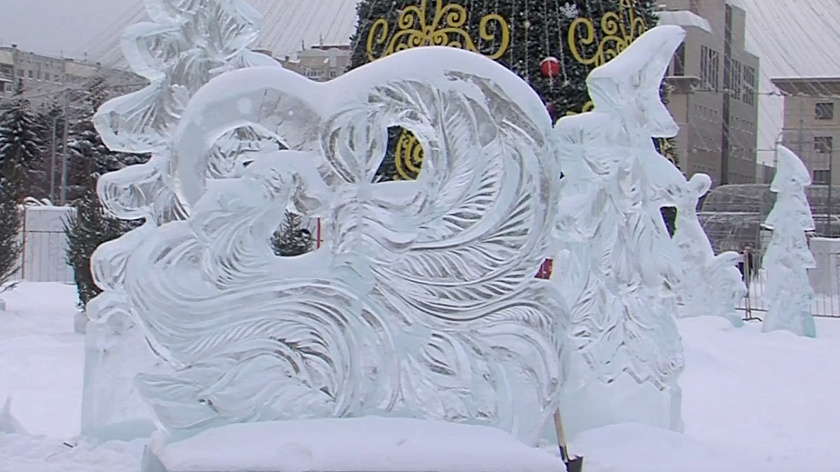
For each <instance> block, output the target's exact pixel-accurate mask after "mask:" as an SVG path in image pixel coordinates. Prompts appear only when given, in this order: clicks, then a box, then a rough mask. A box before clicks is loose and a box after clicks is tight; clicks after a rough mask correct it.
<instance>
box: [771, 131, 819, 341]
mask: <svg viewBox="0 0 840 472" xmlns="http://www.w3.org/2000/svg"><path fill="white" fill-rule="evenodd" d="M776 155H777V156H778V157H777V162H776V176H775V177H774V178H773V182H772V183H771V184H770V190H772V191H773V192H774V193H776V204H775V205H773V209H772V210H771V211H770V214H769V215H767V220H766V221H765V223H764V225H765V226H766V227H767V228H769V229H771V230H772V231H773V236H772V237H771V239H770V244H769V246H768V247H767V251H766V252H765V253H764V259H763V260H762V266H763V267H764V270H765V271H766V272H767V286H766V287H765V293H766V294H767V297H768V298H769V300H768V301H769V305H770V308H769V309H768V311H767V315H766V316H765V318H764V323H763V325H762V327H761V329H762V331H765V332H767V331H774V330H788V331H791V332H793V333H795V334H798V335H800V336H808V337H812V338H813V337H816V335H817V330H816V327H815V326H814V318H813V316H811V301H812V300H813V299H814V296H815V295H814V291H813V290H812V289H811V284H810V282H809V281H808V269H812V268H814V267H816V262H815V261H814V256H813V255H812V254H811V250H810V249H809V248H808V239H807V237H806V235H805V232H806V231H813V230H814V220H813V218H812V217H811V207H810V206H809V205H808V200H807V198H806V197H805V187H806V186H808V185H811V175H810V174H809V173H808V169H806V168H805V165H804V164H802V161H801V160H799V157H798V156H797V155H796V154H794V153H793V152H792V151H791V150H790V149H788V148H786V147H784V146H782V145H778V146H777V148H776Z"/></svg>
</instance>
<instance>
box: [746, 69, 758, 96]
mask: <svg viewBox="0 0 840 472" xmlns="http://www.w3.org/2000/svg"><path fill="white" fill-rule="evenodd" d="M755 89H756V84H755V69H753V68H752V67H750V66H746V65H745V66H744V103H746V104H748V105H755Z"/></svg>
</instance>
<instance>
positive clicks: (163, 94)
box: [82, 0, 279, 439]
mask: <svg viewBox="0 0 840 472" xmlns="http://www.w3.org/2000/svg"><path fill="white" fill-rule="evenodd" d="M144 2H145V6H146V10H147V12H148V14H149V16H150V18H151V19H152V22H149V23H140V24H136V25H134V26H131V27H129V28H128V29H127V30H126V32H125V34H124V35H123V40H122V47H123V51H124V53H125V56H126V59H127V60H128V62H129V65H130V66H131V68H132V69H133V70H134V71H135V72H136V73H138V74H140V75H141V76H143V77H144V78H146V79H148V81H149V82H150V84H149V85H148V86H147V87H145V88H143V89H142V90H140V91H138V92H135V93H132V94H129V95H126V96H123V97H120V98H118V99H115V100H112V101H110V102H108V103H106V104H105V105H103V106H102V107H101V108H100V110H99V112H98V113H97V115H96V117H95V120H94V121H95V124H96V128H97V130H98V131H99V133H100V135H101V136H102V139H103V141H104V142H105V144H106V145H107V146H108V147H109V148H111V149H112V150H114V151H120V152H127V153H151V154H152V158H151V160H149V162H148V163H146V164H142V165H135V166H130V167H128V168H126V169H123V170H120V171H118V172H113V173H109V174H107V175H105V176H103V177H102V178H100V180H99V185H98V193H99V196H100V199H101V200H102V203H103V205H104V207H105V208H106V209H107V210H108V211H110V212H111V213H112V214H113V215H115V216H117V217H119V218H122V219H127V220H135V219H145V225H144V226H142V227H140V228H138V229H136V230H134V231H132V232H130V233H128V234H126V235H125V236H124V237H122V238H119V239H117V240H115V241H112V242H109V243H107V244H104V245H103V246H101V247H100V248H99V249H98V250H97V251H96V253H95V254H94V255H93V257H92V266H93V275H94V280H95V281H96V283H97V285H98V286H99V287H100V288H102V289H103V290H104V292H103V293H102V294H101V295H100V296H99V297H97V298H96V299H94V300H93V301H91V303H90V304H89V305H88V310H87V315H88V317H89V319H90V320H91V321H92V322H91V323H89V324H88V328H87V334H86V335H87V350H86V360H85V388H84V400H83V408H82V410H83V413H82V429H83V433H84V434H86V435H89V436H97V437H101V438H103V439H117V438H118V439H127V438H131V437H135V436H144V435H147V434H148V432H149V431H150V430H151V429H152V428H153V425H152V423H151V421H150V418H149V415H148V413H147V412H146V408H145V406H144V405H143V404H142V402H141V399H140V397H139V395H138V393H137V392H136V390H135V388H134V386H133V378H134V376H135V375H136V374H137V373H138V372H139V371H141V370H155V369H157V370H161V369H163V370H165V369H166V366H165V365H164V364H162V363H161V362H159V361H158V360H157V359H156V358H155V357H154V356H153V355H152V353H151V352H150V351H149V349H148V348H147V346H146V342H145V341H144V339H143V336H142V333H140V332H139V331H138V329H137V327H136V326H135V324H134V323H133V322H132V321H131V319H130V318H129V317H128V316H127V314H128V312H129V307H128V305H127V300H126V294H125V291H124V288H123V282H124V279H125V264H126V261H127V260H128V257H129V255H130V254H131V253H132V252H133V251H134V250H135V249H136V248H137V245H138V244H139V243H140V242H141V241H142V240H143V239H144V238H146V237H148V235H149V234H151V232H152V231H154V228H156V227H157V226H158V225H161V224H164V223H167V222H169V221H176V220H183V219H185V218H186V216H187V212H186V210H185V209H184V207H183V205H182V203H181V202H180V201H179V200H178V198H177V196H176V195H175V192H174V191H173V188H172V175H171V170H170V153H171V148H172V134H173V132H174V130H175V127H176V125H177V123H178V120H179V118H180V116H181V114H182V113H183V110H184V107H185V106H186V104H187V102H188V101H189V99H190V98H191V96H192V95H193V94H194V93H195V92H196V91H197V90H198V89H199V88H200V87H201V86H202V85H204V84H206V83H207V82H208V81H209V80H210V79H211V78H213V77H215V76H218V75H220V74H222V73H224V72H226V71H230V70H234V69H238V68H243V67H250V66H274V67H279V63H277V62H276V61H274V60H273V59H271V58H269V57H267V56H264V55H261V54H257V53H253V52H251V51H249V50H248V49H247V47H248V46H249V45H251V44H252V43H253V42H254V41H255V40H256V39H257V36H258V34H259V30H260V23H261V19H260V17H259V15H258V14H257V13H256V12H255V11H253V10H252V9H251V8H250V7H248V6H247V5H245V4H244V3H242V2H240V1H239V0H232V1H231V0H202V1H200V2H196V1H186V0H144ZM258 141H259V136H256V135H255V131H254V130H253V129H242V128H240V129H237V130H231V132H230V133H228V134H227V135H226V136H224V137H222V139H220V140H219V142H218V144H217V145H216V146H214V149H213V151H212V156H213V159H214V163H215V165H212V166H208V172H211V173H214V174H216V175H234V174H235V173H236V172H238V171H239V170H241V167H242V165H243V163H242V162H241V161H242V160H244V159H246V158H247V156H248V153H246V152H243V151H246V150H252V149H255V148H256V144H257V143H258ZM231 156H238V158H239V159H238V160H237V159H231V158H230V157H231Z"/></svg>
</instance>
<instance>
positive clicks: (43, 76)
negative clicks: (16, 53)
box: [17, 69, 61, 83]
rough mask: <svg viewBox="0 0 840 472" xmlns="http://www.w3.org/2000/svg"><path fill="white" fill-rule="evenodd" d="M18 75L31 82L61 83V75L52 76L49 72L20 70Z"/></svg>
mask: <svg viewBox="0 0 840 472" xmlns="http://www.w3.org/2000/svg"><path fill="white" fill-rule="evenodd" d="M17 75H18V77H20V78H28V79H29V80H42V81H44V82H50V81H52V82H55V83H60V82H61V74H50V73H49V72H43V73H42V72H41V71H37V72H36V71H33V70H28V71H24V70H23V69H18V71H17Z"/></svg>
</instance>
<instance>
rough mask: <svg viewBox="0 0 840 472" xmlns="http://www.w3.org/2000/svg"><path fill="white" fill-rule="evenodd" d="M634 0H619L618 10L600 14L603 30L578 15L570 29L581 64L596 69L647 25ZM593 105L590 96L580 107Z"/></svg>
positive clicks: (574, 53)
mask: <svg viewBox="0 0 840 472" xmlns="http://www.w3.org/2000/svg"><path fill="white" fill-rule="evenodd" d="M633 3H634V2H633V0H620V2H619V7H618V10H617V11H610V12H607V13H605V14H604V16H602V17H601V22H600V26H601V28H600V31H599V30H597V29H596V27H595V23H594V22H593V21H592V20H591V19H589V18H575V20H574V21H572V24H571V26H570V27H569V32H568V38H569V50H570V51H571V53H572V57H574V59H575V60H576V61H578V62H579V63H580V64H583V65H585V66H590V67H591V68H592V69H594V68H596V67H599V66H602V65H604V64H606V63H607V62H608V61H609V60H610V59H613V58H614V57H616V56H618V55H619V54H621V52H622V51H624V50H625V49H627V47H628V46H630V43H632V42H633V41H635V40H636V38H638V37H639V36H641V35H642V34H643V33H644V32H645V31H647V29H648V26H647V24H646V23H645V20H644V18H642V17H640V16H637V15H636V10H635V9H634V4H633ZM598 38H600V41H599V40H598ZM596 41H597V44H596ZM593 107H594V104H593V103H592V101H591V100H589V101H587V102H586V103H585V104H584V105H583V109H582V110H581V111H582V112H587V111H591V110H592V108H593ZM568 114H569V115H574V114H576V113H574V112H569V113H568Z"/></svg>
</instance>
